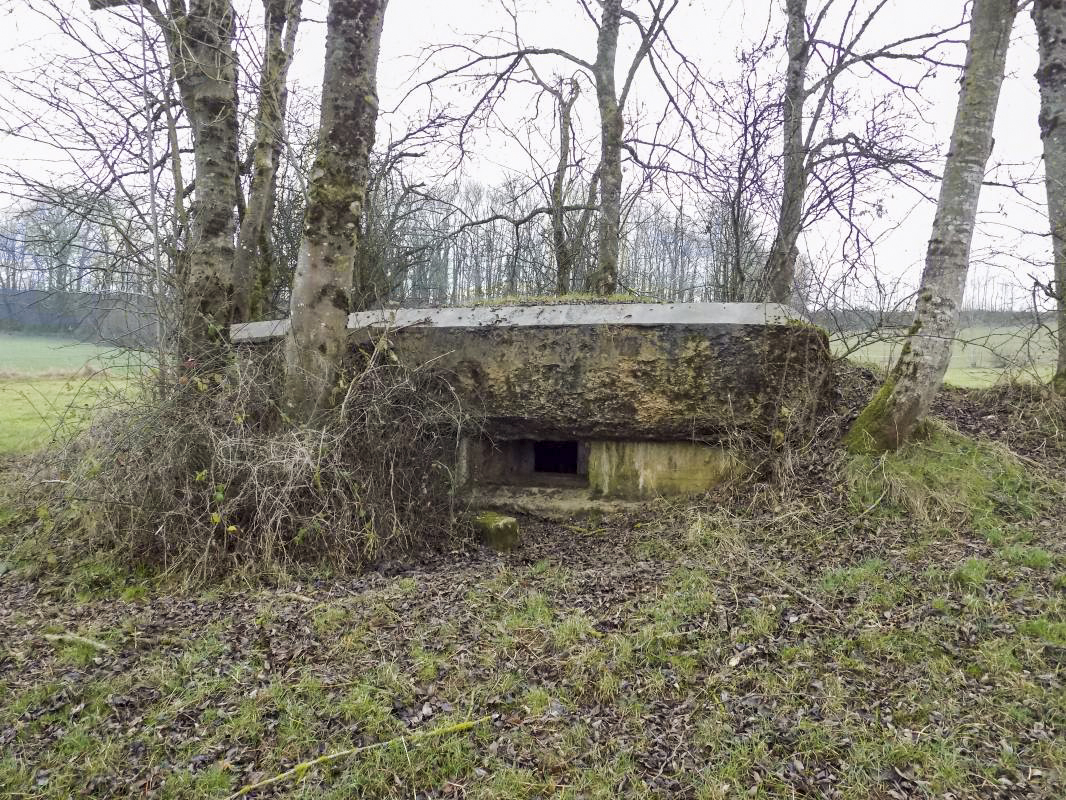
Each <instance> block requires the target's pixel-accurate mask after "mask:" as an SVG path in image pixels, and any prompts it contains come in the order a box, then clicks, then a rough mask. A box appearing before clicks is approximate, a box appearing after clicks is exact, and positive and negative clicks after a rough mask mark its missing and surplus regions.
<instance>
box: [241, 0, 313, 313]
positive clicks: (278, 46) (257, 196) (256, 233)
mask: <svg viewBox="0 0 1066 800" xmlns="http://www.w3.org/2000/svg"><path fill="white" fill-rule="evenodd" d="M302 5H303V0H263V14H264V17H265V23H266V31H265V42H264V47H265V52H264V54H263V67H262V71H261V73H260V76H259V107H258V108H257V109H256V117H255V138H254V141H253V143H252V152H251V171H252V177H251V182H250V185H249V188H248V201H247V203H246V207H245V211H244V218H243V219H242V220H241V226H240V232H239V235H238V237H237V252H236V255H235V257H234V262H233V283H234V293H233V320H234V322H247V321H249V320H254V319H259V318H260V317H261V316H262V313H263V301H264V298H265V296H266V294H267V292H268V291H269V289H270V284H271V283H272V281H273V276H274V265H273V259H274V254H273V247H272V240H271V230H270V227H271V222H272V221H273V218H274V194H275V190H276V188H277V172H278V163H279V161H280V160H281V148H282V144H283V143H284V140H285V109H286V106H287V104H288V103H287V100H288V88H287V83H288V75H289V65H290V64H291V63H292V57H293V53H294V51H295V49H296V33H297V31H298V30H299V27H300V11H301V7H302Z"/></svg>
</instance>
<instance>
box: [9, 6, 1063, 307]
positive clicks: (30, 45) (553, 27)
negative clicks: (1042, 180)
mask: <svg viewBox="0 0 1066 800" xmlns="http://www.w3.org/2000/svg"><path fill="white" fill-rule="evenodd" d="M507 1H508V2H510V3H515V4H516V8H517V11H518V14H519V20H520V26H521V30H522V35H523V38H524V39H525V41H526V42H527V43H529V44H541V45H550V46H555V47H563V48H566V49H568V50H571V51H572V52H574V53H575V54H577V55H581V56H583V57H585V58H586V59H587V60H592V56H593V50H594V45H595V29H594V28H593V26H592V24H591V23H590V22H589V21H588V20H587V19H586V18H585V16H584V14H583V12H582V11H581V9H580V7H579V6H578V4H577V2H576V0H541V1H540V2H537V0H507ZM70 2H71V8H72V9H83V8H84V7H85V6H87V0H70ZM631 4H632V5H634V7H637V4H636V3H635V2H633V3H631ZM236 5H237V8H238V9H239V10H242V13H244V14H245V15H246V16H248V17H250V18H255V17H256V14H257V9H258V8H259V0H236ZM782 5H783V0H690V2H687V3H683V4H682V6H681V7H680V8H679V9H678V11H677V12H676V15H675V18H674V19H673V25H672V28H671V32H672V35H673V36H674V38H675V41H676V42H677V44H678V45H679V46H680V47H681V49H682V50H684V51H685V52H686V54H687V55H688V56H689V57H691V58H692V59H693V60H695V61H697V62H698V63H699V64H700V66H701V69H702V70H703V71H704V72H705V73H706V74H710V75H714V74H723V75H726V74H730V73H732V72H735V71H736V64H735V60H734V58H733V54H734V52H735V51H736V49H737V48H738V47H740V46H742V45H743V44H744V43H745V42H750V41H751V40H752V39H754V38H756V37H758V36H759V35H760V34H761V33H762V31H763V30H764V29H765V28H766V26H767V25H768V24H769V26H770V27H771V29H772V30H774V31H777V30H780V29H781V27H782V14H781V6H782ZM817 5H819V3H818V2H817V0H811V6H812V8H813V7H815V6H817ZM963 5H964V4H963V0H889V8H888V9H887V10H886V13H884V14H883V15H882V17H881V18H880V19H881V21H880V23H879V26H880V27H879V28H878V29H876V30H875V31H873V32H872V33H871V37H872V40H873V41H877V40H883V41H887V40H889V39H891V38H897V37H899V36H902V35H906V34H907V33H910V32H914V31H917V30H921V29H922V28H923V27H927V26H928V27H932V26H934V25H937V24H943V23H946V22H950V21H953V20H956V19H958V18H959V17H960V16H961V15H962V13H963ZM325 6H326V3H325V1H324V0H305V4H304V9H305V17H306V18H307V22H305V23H304V25H303V26H302V28H301V34H300V40H299V55H298V58H297V61H296V63H295V64H294V66H293V70H292V79H293V81H295V82H296V83H299V84H302V85H304V86H309V87H313V86H316V85H317V84H318V83H319V81H320V80H321V69H322V56H323V52H322V51H323V48H322V41H323V38H324V28H325V25H324V20H325V15H326V14H325ZM508 25H509V20H508V18H507V16H506V15H505V14H503V13H502V11H501V5H500V0H451V2H434V1H432V0H390V3H389V8H388V12H387V15H386V21H385V35H384V41H383V47H382V56H381V64H380V69H379V91H380V95H381V106H382V108H383V109H390V108H392V107H394V106H395V105H396V103H397V102H398V100H399V98H400V97H401V96H402V95H403V92H404V91H405V90H406V88H407V87H408V86H409V85H410V82H411V77H412V76H411V73H412V70H413V69H414V68H415V66H416V64H417V63H418V58H417V56H418V54H419V53H420V52H421V51H422V49H423V48H424V47H426V46H429V45H433V44H439V43H442V42H454V41H470V37H472V36H477V35H484V34H488V33H490V32H491V31H494V30H498V29H500V28H501V27H507V26H508ZM52 28H53V26H52V25H50V24H49V22H48V21H47V20H45V19H42V18H41V17H40V16H39V15H36V14H34V13H33V12H30V11H28V10H26V8H25V6H24V5H23V4H21V3H11V4H9V5H8V6H7V7H6V8H4V9H3V10H2V11H0V70H18V69H21V68H23V67H24V66H25V64H27V63H29V62H33V61H39V60H41V59H47V58H49V57H50V56H51V55H53V54H54V53H55V52H56V51H57V49H59V48H62V47H63V46H65V45H64V40H63V38H62V37H61V36H58V35H57V34H55V33H54V30H53V29H52ZM623 49H624V43H623ZM1035 53H1036V43H1035V34H1034V32H1033V30H1032V21H1031V19H1030V17H1029V15H1028V13H1027V12H1023V13H1022V14H1020V15H1019V17H1018V21H1017V25H1016V30H1015V37H1014V42H1013V44H1012V51H1011V56H1010V59H1009V65H1008V77H1007V80H1006V83H1005V85H1004V90H1003V95H1002V100H1001V105H1000V110H999V116H998V121H997V126H996V146H995V150H994V152H993V156H992V162H1009V163H1010V164H1013V165H1016V166H1012V167H1010V168H1009V169H1007V168H1005V169H1002V170H1000V172H999V173H997V174H996V175H995V177H996V178H998V179H1000V180H1005V179H1006V178H1007V177H1008V173H1010V174H1011V175H1013V176H1015V177H1024V178H1031V177H1033V176H1034V174H1036V173H1037V172H1038V171H1039V169H1040V167H1039V154H1040V142H1039V137H1038V132H1037V126H1036V118H1037V109H1038V100H1037V96H1036V87H1035V81H1034V79H1033V73H1034V71H1035V67H1036V55H1035ZM619 61H620V62H624V53H620V58H619ZM546 71H547V72H549V73H550V72H551V65H548V67H547V69H546ZM956 80H957V73H955V72H954V71H952V70H942V71H941V73H940V74H938V76H937V78H936V79H935V81H934V82H933V83H931V84H929V86H928V90H927V97H928V98H929V99H930V100H931V105H930V106H929V107H928V108H927V109H926V110H925V111H926V116H927V118H928V119H929V121H930V122H931V128H930V132H929V135H931V136H932V137H933V138H934V139H935V141H936V142H937V143H938V144H940V145H941V146H942V148H943V146H944V145H946V141H947V138H948V136H949V134H950V127H951V122H952V119H953V115H954V111H955V100H956V96H957V83H956ZM644 85H645V86H647V87H649V91H647V92H645V95H646V98H647V99H648V102H649V103H655V102H657V101H656V98H655V96H654V92H652V91H650V82H649V83H646V84H644ZM638 88H639V87H638ZM638 99H639V98H638ZM417 102H418V100H417V98H416V103H417ZM522 110H523V109H516V113H520V112H521V111H522ZM650 110H655V109H650ZM591 111H592V109H591V108H590V107H586V108H585V109H583V112H584V113H586V114H590V112H591ZM589 119H590V121H594V120H593V119H592V117H591V116H590V117H589ZM2 122H3V121H2V120H0V130H2V127H3V126H2ZM393 123H394V124H399V123H398V122H397V121H396V120H393ZM383 124H387V121H386V122H384V123H383ZM382 135H387V134H385V133H384V132H383V134H382ZM549 135H550V134H549ZM476 154H477V157H475V158H474V159H472V160H471V161H469V162H468V163H466V164H465V166H464V174H465V175H467V176H469V177H473V178H477V179H479V180H481V181H484V182H492V181H494V180H496V179H498V178H499V177H501V176H502V175H503V174H505V173H506V171H507V170H509V169H511V170H517V171H523V170H528V163H529V162H528V159H527V158H526V157H525V156H523V155H521V153H520V151H517V150H516V149H515V148H514V147H513V145H509V144H508V143H507V142H506V141H505V139H504V138H503V137H500V136H495V137H490V136H482V137H481V138H480V139H478V147H477V150H476ZM27 157H31V158H32V157H36V154H34V153H32V152H30V151H28V150H27V149H26V147H25V146H24V145H21V144H19V143H18V142H17V141H15V140H12V139H11V138H10V137H4V138H0V164H3V163H4V162H10V161H12V160H14V159H25V158H27ZM23 163H25V162H23ZM931 191H933V192H934V193H935V187H931ZM892 194H893V196H892V197H890V198H887V202H886V207H887V209H888V212H889V213H888V215H887V220H886V222H891V223H892V224H893V225H895V224H898V225H899V228H898V230H896V231H895V232H893V233H892V234H891V235H888V236H887V237H886V238H885V239H884V240H883V241H881V242H880V244H879V245H878V248H877V267H878V270H879V271H880V272H881V273H882V274H883V275H885V276H888V277H893V276H905V277H906V278H907V280H908V282H913V281H915V280H916V279H917V275H918V272H919V270H920V265H921V262H922V258H923V256H924V250H925V242H926V239H927V237H928V231H929V225H930V223H931V221H932V215H933V208H932V204H930V203H925V202H918V201H916V199H915V197H914V195H913V194H912V193H910V192H907V191H905V190H899V191H896V192H893V193H892ZM1028 194H1029V195H1030V197H1032V198H1035V199H1036V200H1037V201H1038V202H1039V203H1042V202H1043V199H1044V197H1043V191H1042V189H1030V190H1028ZM1041 213H1042V211H1041V209H1039V208H1036V209H1034V208H1033V207H1032V204H1031V203H1027V202H1025V201H1024V200H1023V199H1021V198H1019V197H1017V196H1016V195H1015V194H1014V193H1012V192H1010V191H1008V190H1005V189H994V188H991V187H988V188H986V189H985V191H984V194H983V197H982V219H981V234H980V235H979V236H978V239H977V240H976V241H975V263H976V265H977V268H976V270H975V272H976V275H977V280H976V281H975V282H974V283H981V282H983V276H993V277H995V278H996V279H997V280H1001V281H1004V282H1017V283H1018V285H1019V286H1022V285H1024V284H1026V283H1027V282H1028V279H1027V277H1026V276H1027V274H1028V272H1032V271H1035V269H1036V267H1033V266H1031V265H1029V264H1027V263H1026V262H1027V261H1046V260H1047V256H1046V253H1045V252H1044V251H1046V250H1047V249H1048V247H1047V241H1046V239H1045V240H1041V239H1040V238H1039V237H1038V236H1036V235H1032V234H1039V233H1041V232H1042V231H1043V230H1044V228H1045V227H1046V222H1045V221H1043V220H1042V218H1041ZM1018 230H1021V231H1027V232H1031V233H1030V234H1029V235H1019V234H1018V233H1017V231H1018ZM832 239H833V233H832V231H820V232H818V236H817V238H816V239H815V237H813V236H808V242H807V244H808V249H809V251H810V252H811V255H812V257H813V259H814V260H815V261H816V263H817V262H824V261H825V260H826V259H828V258H831V257H832V252H833V248H834V243H833V241H832ZM824 250H828V251H829V252H828V253H826V252H823V251H824ZM993 250H995V251H997V252H995V253H993V252H992V251H993ZM973 285H974V284H973V283H972V284H971V286H973Z"/></svg>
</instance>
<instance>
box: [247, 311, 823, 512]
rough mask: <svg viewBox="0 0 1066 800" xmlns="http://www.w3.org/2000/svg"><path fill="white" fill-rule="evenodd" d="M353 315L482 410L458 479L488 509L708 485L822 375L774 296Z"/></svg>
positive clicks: (274, 330) (812, 397)
mask: <svg viewBox="0 0 1066 800" xmlns="http://www.w3.org/2000/svg"><path fill="white" fill-rule="evenodd" d="M287 325H288V322H287V320H280V321H276V322H261V323H249V324H246V325H242V326H237V327H236V328H235V330H234V334H233V338H234V340H236V341H245V342H254V341H258V340H264V339H269V338H273V337H275V336H278V335H281V334H282V333H284V332H285V329H286V328H287ZM349 328H350V329H351V331H352V334H351V335H352V341H353V346H357V345H360V344H363V343H364V342H365V341H366V340H368V339H373V338H376V337H379V336H381V335H382V334H385V335H387V336H388V337H389V343H390V346H391V347H392V348H393V350H394V351H395V352H396V354H397V356H398V357H399V358H400V359H401V360H403V361H404V362H405V363H408V364H410V365H412V366H413V365H418V364H426V363H432V365H433V368H434V369H437V370H441V371H443V372H444V373H445V376H446V378H447V379H448V381H449V382H450V383H451V385H452V387H453V389H454V390H455V392H456V394H457V395H458V397H459V398H460V401H461V402H462V403H463V404H464V405H465V406H466V407H467V408H468V409H470V410H471V411H472V412H473V413H474V415H475V416H476V418H477V419H478V420H479V422H480V425H479V429H478V430H476V431H468V432H467V433H466V435H465V436H464V438H463V439H462V441H461V444H460V448H459V455H458V463H457V464H456V465H455V469H454V473H455V475H456V481H457V483H458V484H459V486H460V488H461V490H462V491H464V492H466V493H467V494H468V496H469V497H470V498H471V501H472V502H473V504H474V505H476V506H481V507H485V508H495V509H510V510H519V511H543V510H545V509H550V510H554V511H557V512H560V513H573V512H580V511H582V510H587V509H590V508H594V507H596V505H597V504H614V505H617V504H619V503H625V502H633V501H643V500H646V499H648V498H651V497H655V496H659V495H665V496H670V495H685V494H693V493H699V492H704V491H706V490H708V489H710V488H712V487H713V486H714V485H716V484H717V483H720V482H721V481H722V480H724V479H726V478H728V477H729V476H731V475H735V474H737V473H738V472H739V471H741V470H743V469H744V468H745V465H744V463H743V459H742V457H741V456H740V454H739V453H738V452H737V451H736V448H735V447H734V446H733V445H732V442H735V441H736V437H737V436H738V435H739V436H741V437H744V436H748V437H754V438H761V439H762V440H763V441H773V440H774V439H775V438H777V437H780V436H783V435H785V434H786V433H787V429H788V427H789V426H791V425H794V424H797V423H798V421H800V420H803V419H810V418H812V417H813V415H814V414H815V413H816V411H817V408H818V405H819V403H820V400H821V398H822V397H823V395H824V391H825V388H826V386H827V383H828V376H829V374H830V368H829V363H830V360H829V348H828V341H827V339H826V336H825V334H824V332H822V331H820V330H818V329H816V328H814V327H813V326H810V325H807V324H805V323H802V322H798V321H796V319H795V316H794V314H793V313H792V312H791V311H790V310H789V309H787V308H785V307H783V306H779V305H772V304H755V303H674V304H667V303H661V304H660V303H655V304H643V303H632V304H630V303H615V304H606V303H605V304H596V303H593V304H572V305H565V304H564V305H540V306H489V305H486V306H474V307H453V308H406V309H393V310H378V311H367V312H359V313H356V314H352V315H350V317H349Z"/></svg>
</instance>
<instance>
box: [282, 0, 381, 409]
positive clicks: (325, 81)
mask: <svg viewBox="0 0 1066 800" xmlns="http://www.w3.org/2000/svg"><path fill="white" fill-rule="evenodd" d="M386 4H387V0H331V1H330V5H329V15H328V17H327V20H326V64H325V71H324V74H323V78H322V118H321V122H320V125H319V141H318V155H317V156H316V157H315V163H314V167H313V168H312V171H311V182H310V186H309V189H308V200H307V213H306V215H305V217H304V231H303V240H302V242H301V244H300V253H299V257H298V260H297V265H296V275H295V277H294V280H293V287H292V301H291V308H290V318H291V325H290V327H289V333H288V335H287V336H286V339H285V396H286V405H287V407H288V409H287V410H288V412H289V413H290V415H291V416H294V417H295V418H298V419H303V420H308V419H311V418H312V417H313V416H314V415H315V413H316V412H317V411H319V410H321V409H323V408H325V407H327V406H328V405H329V403H330V395H331V393H332V391H333V389H334V387H335V384H336V381H337V376H338V373H339V370H340V366H341V363H342V360H343V357H344V352H345V349H346V343H347V317H348V311H349V306H350V303H351V291H352V269H353V266H354V259H355V252H356V247H357V245H358V240H359V218H360V215H361V214H362V210H363V205H364V203H365V201H366V185H367V180H368V177H369V171H370V150H371V147H372V146H373V144H374V125H375V123H376V122H377V112H378V99H377V62H378V50H379V48H380V45H381V29H382V23H383V21H384V16H385V6H386Z"/></svg>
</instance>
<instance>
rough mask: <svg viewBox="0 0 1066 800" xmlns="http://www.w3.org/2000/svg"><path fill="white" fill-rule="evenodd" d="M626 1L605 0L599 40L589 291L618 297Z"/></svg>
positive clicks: (595, 69)
mask: <svg viewBox="0 0 1066 800" xmlns="http://www.w3.org/2000/svg"><path fill="white" fill-rule="evenodd" d="M621 21H622V0H604V2H603V11H602V13H601V15H600V32H599V35H598V37H597V39H596V61H595V62H594V63H593V77H594V78H595V81H596V104H597V106H598V107H599V111H600V167H599V178H600V216H599V227H598V229H597V236H596V242H597V244H596V253H597V255H596V271H595V272H594V273H593V274H592V275H590V276H589V278H588V281H587V283H588V288H589V289H590V290H591V291H593V292H596V293H597V294H600V295H610V294H614V292H615V290H616V289H617V287H618V239H619V237H620V236H621V220H622V134H623V124H622V105H621V103H619V101H618V94H617V91H616V89H615V80H614V70H615V61H616V58H617V54H618V28H619V26H620V25H621Z"/></svg>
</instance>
